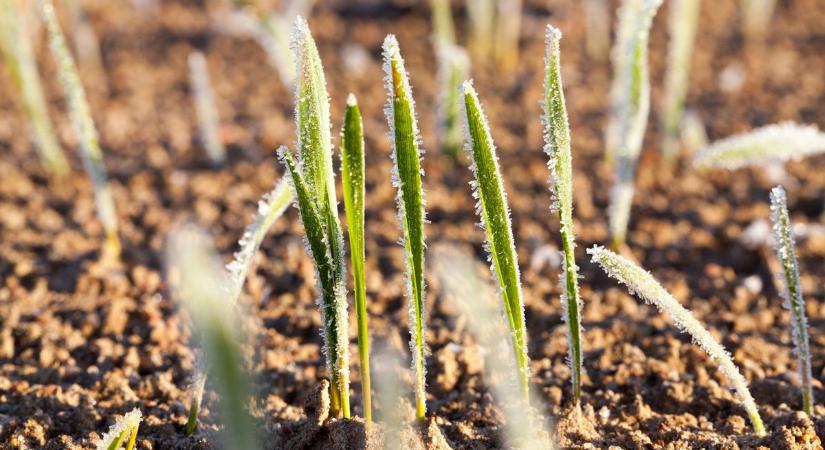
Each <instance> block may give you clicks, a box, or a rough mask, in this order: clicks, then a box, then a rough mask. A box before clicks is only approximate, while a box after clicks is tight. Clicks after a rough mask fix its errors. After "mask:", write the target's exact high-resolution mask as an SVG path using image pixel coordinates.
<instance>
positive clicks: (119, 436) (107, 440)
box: [97, 408, 143, 450]
mask: <svg viewBox="0 0 825 450" xmlns="http://www.w3.org/2000/svg"><path fill="white" fill-rule="evenodd" d="M142 420H143V415H142V414H141V413H140V410H139V409H137V408H135V409H133V410H131V411H129V412H128V413H126V414H125V415H123V416H122V417H121V418H120V419H118V420H117V421H116V422H115V423H114V424H112V427H111V428H109V431H107V432H106V434H104V435H103V437H102V438H101V440H100V443H99V444H97V450H119V449H120V448H121V446H122V445H123V444H124V442H125V444H126V450H132V449H133V448H135V441H136V440H137V434H138V428H140V422H141V421H142Z"/></svg>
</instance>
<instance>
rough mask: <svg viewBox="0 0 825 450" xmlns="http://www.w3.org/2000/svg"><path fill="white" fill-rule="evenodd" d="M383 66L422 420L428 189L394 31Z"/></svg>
mask: <svg viewBox="0 0 825 450" xmlns="http://www.w3.org/2000/svg"><path fill="white" fill-rule="evenodd" d="M383 50H384V71H385V73H386V83H387V95H388V101H387V108H386V110H385V114H386V116H387V122H388V123H389V128H390V137H391V138H392V142H393V151H392V159H393V169H392V170H393V172H392V173H393V175H392V179H393V185H395V187H396V188H397V196H396V199H397V203H398V221H399V222H400V223H401V227H402V229H403V231H404V236H403V241H404V253H405V259H406V261H407V296H408V299H409V310H410V351H411V352H412V368H413V377H414V381H413V383H414V385H415V389H414V390H415V403H416V404H415V409H416V417H417V418H418V420H419V421H420V422H422V423H423V421H424V418H425V415H426V413H427V405H426V390H425V383H424V379H425V374H426V373H425V371H426V368H425V361H424V358H425V353H426V346H425V342H424V330H425V326H424V317H425V314H424V221H425V217H424V199H423V197H424V193H423V189H422V185H421V172H422V169H421V154H422V151H421V149H420V148H419V142H420V140H421V139H420V137H419V133H418V123H417V121H416V117H415V102H414V101H413V98H412V89H411V87H410V81H409V79H408V78H407V71H406V69H405V68H404V59H403V58H402V57H401V50H400V49H399V47H398V41H397V40H396V39H395V36H393V35H388V36H387V38H386V39H384V45H383Z"/></svg>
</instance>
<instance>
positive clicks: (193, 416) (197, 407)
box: [186, 358, 206, 436]
mask: <svg viewBox="0 0 825 450" xmlns="http://www.w3.org/2000/svg"><path fill="white" fill-rule="evenodd" d="M198 359H199V361H198V362H199V364H198V367H197V368H196V369H195V374H194V376H193V377H192V386H191V388H190V397H191V398H190V399H189V402H190V403H189V417H188V418H187V419H186V435H187V436H191V435H193V434H194V433H195V431H196V430H197V429H198V416H199V415H200V411H201V403H202V401H203V388H204V386H205V385H206V368H205V367H201V365H202V364H203V363H202V361H201V358H198Z"/></svg>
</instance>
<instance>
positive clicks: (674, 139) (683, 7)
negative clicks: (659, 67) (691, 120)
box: [661, 0, 700, 164]
mask: <svg viewBox="0 0 825 450" xmlns="http://www.w3.org/2000/svg"><path fill="white" fill-rule="evenodd" d="M699 4H700V2H699V1H698V0H674V1H672V2H670V5H669V6H670V11H669V17H668V27H669V30H670V41H669V43H668V53H667V74H666V76H665V96H664V105H663V107H662V110H663V111H662V117H661V121H662V133H663V135H664V137H663V138H662V155H663V156H664V158H665V159H666V160H668V161H669V162H670V163H671V164H673V163H674V162H675V160H676V159H677V158H678V156H679V144H680V142H679V130H680V128H681V127H682V126H683V123H684V122H683V119H684V110H685V97H686V96H687V92H688V80H689V73H690V60H691V57H692V56H693V49H694V45H695V41H696V29H697V27H698V24H699Z"/></svg>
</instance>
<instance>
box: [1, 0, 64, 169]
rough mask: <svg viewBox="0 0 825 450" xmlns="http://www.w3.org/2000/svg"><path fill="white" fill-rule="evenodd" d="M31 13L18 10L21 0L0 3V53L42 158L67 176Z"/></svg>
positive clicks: (8, 0)
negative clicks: (37, 57)
mask: <svg viewBox="0 0 825 450" xmlns="http://www.w3.org/2000/svg"><path fill="white" fill-rule="evenodd" d="M25 5H28V3H25ZM28 12H29V11H28V8H27V7H26V6H24V8H22V9H21V8H19V7H18V0H0V53H2V54H3V61H5V63H6V67H8V69H9V72H10V73H11V78H12V81H13V82H14V84H15V87H17V90H18V91H19V92H20V97H21V100H22V102H23V108H24V109H25V110H26V115H28V117H29V124H30V126H31V128H32V131H33V134H34V139H35V143H36V145H35V148H36V149H37V151H38V152H39V154H40V159H41V160H42V161H43V164H44V165H45V166H46V167H47V168H48V169H49V170H51V171H52V172H54V173H55V174H57V175H65V174H66V173H68V172H69V163H68V162H67V161H66V157H65V156H63V152H62V151H61V150H60V145H59V144H58V142H57V137H56V136H55V134H54V129H53V128H52V122H51V120H50V119H49V109H48V107H47V106H46V99H45V98H44V97H43V85H42V84H41V82H40V74H39V73H38V72H37V61H36V60H35V57H34V52H33V51H32V48H31V37H30V36H29V33H28V30H27V29H26V19H27V18H28V16H29V14H28Z"/></svg>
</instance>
